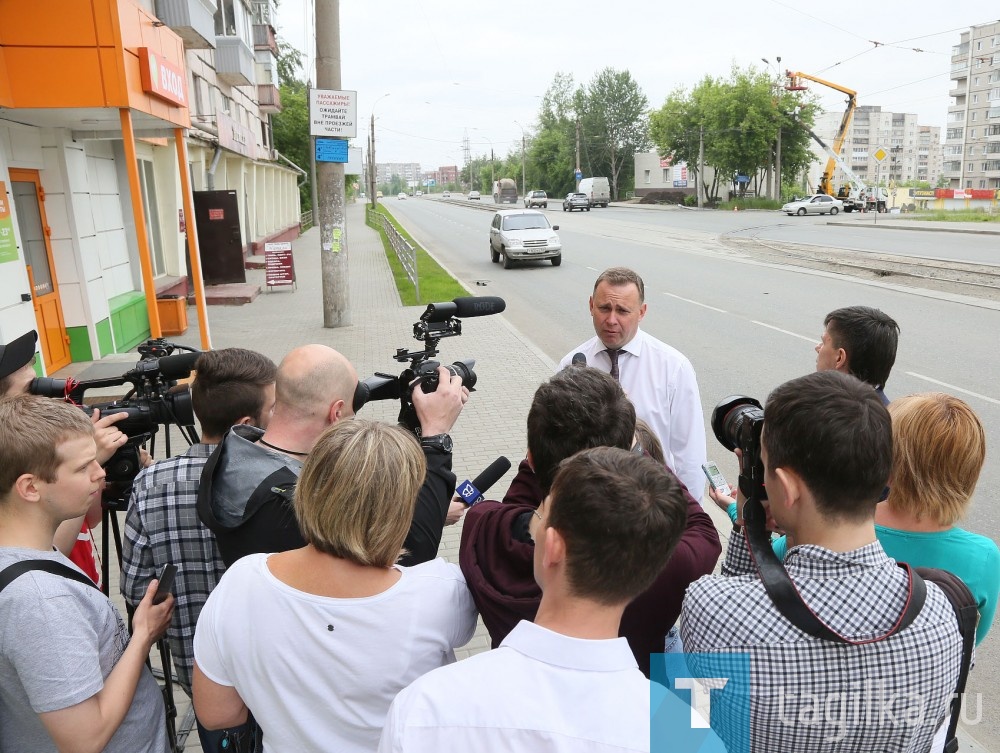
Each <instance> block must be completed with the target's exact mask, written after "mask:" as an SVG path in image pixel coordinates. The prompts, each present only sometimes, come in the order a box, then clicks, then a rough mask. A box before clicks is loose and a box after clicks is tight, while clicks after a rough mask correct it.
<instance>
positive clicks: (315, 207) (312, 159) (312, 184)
mask: <svg viewBox="0 0 1000 753" xmlns="http://www.w3.org/2000/svg"><path fill="white" fill-rule="evenodd" d="M311 89H312V86H311V85H310V86H308V87H307V88H306V97H307V99H306V102H309V101H311V100H312V97H311V95H310V94H309V92H310V90H311ZM309 146H310V147H311V148H310V149H309V201H310V203H311V204H312V216H313V225H319V214H318V213H319V204H318V203H317V199H316V147H315V142H314V141H313V138H312V136H310V137H309Z"/></svg>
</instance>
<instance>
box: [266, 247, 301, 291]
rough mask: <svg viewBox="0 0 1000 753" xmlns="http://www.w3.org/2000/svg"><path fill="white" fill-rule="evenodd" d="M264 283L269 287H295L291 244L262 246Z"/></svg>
mask: <svg viewBox="0 0 1000 753" xmlns="http://www.w3.org/2000/svg"><path fill="white" fill-rule="evenodd" d="M264 283H265V284H266V285H267V286H268V287H269V288H271V287H275V286H276V285H293V286H295V287H296V288H297V287H298V286H296V285H295V261H294V260H293V259H292V244H291V243H289V242H288V241H285V242H283V243H265V244H264Z"/></svg>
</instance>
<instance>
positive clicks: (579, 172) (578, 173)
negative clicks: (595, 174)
mask: <svg viewBox="0 0 1000 753" xmlns="http://www.w3.org/2000/svg"><path fill="white" fill-rule="evenodd" d="M574 177H575V178H576V179H577V180H581V179H582V178H583V171H582V170H577V171H576V172H575V173H574Z"/></svg>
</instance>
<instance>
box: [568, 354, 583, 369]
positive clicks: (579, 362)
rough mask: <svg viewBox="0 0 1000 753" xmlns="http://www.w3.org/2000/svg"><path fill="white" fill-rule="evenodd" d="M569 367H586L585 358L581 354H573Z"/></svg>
mask: <svg viewBox="0 0 1000 753" xmlns="http://www.w3.org/2000/svg"><path fill="white" fill-rule="evenodd" d="M570 365H572V366H586V365H587V356H585V355H584V354H583V353H574V354H573V361H572V362H571V364H570Z"/></svg>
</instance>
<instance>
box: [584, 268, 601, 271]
mask: <svg viewBox="0 0 1000 753" xmlns="http://www.w3.org/2000/svg"><path fill="white" fill-rule="evenodd" d="M587 269H589V270H590V271H591V272H600V271H601V270H599V269H594V268H593V267H587Z"/></svg>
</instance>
